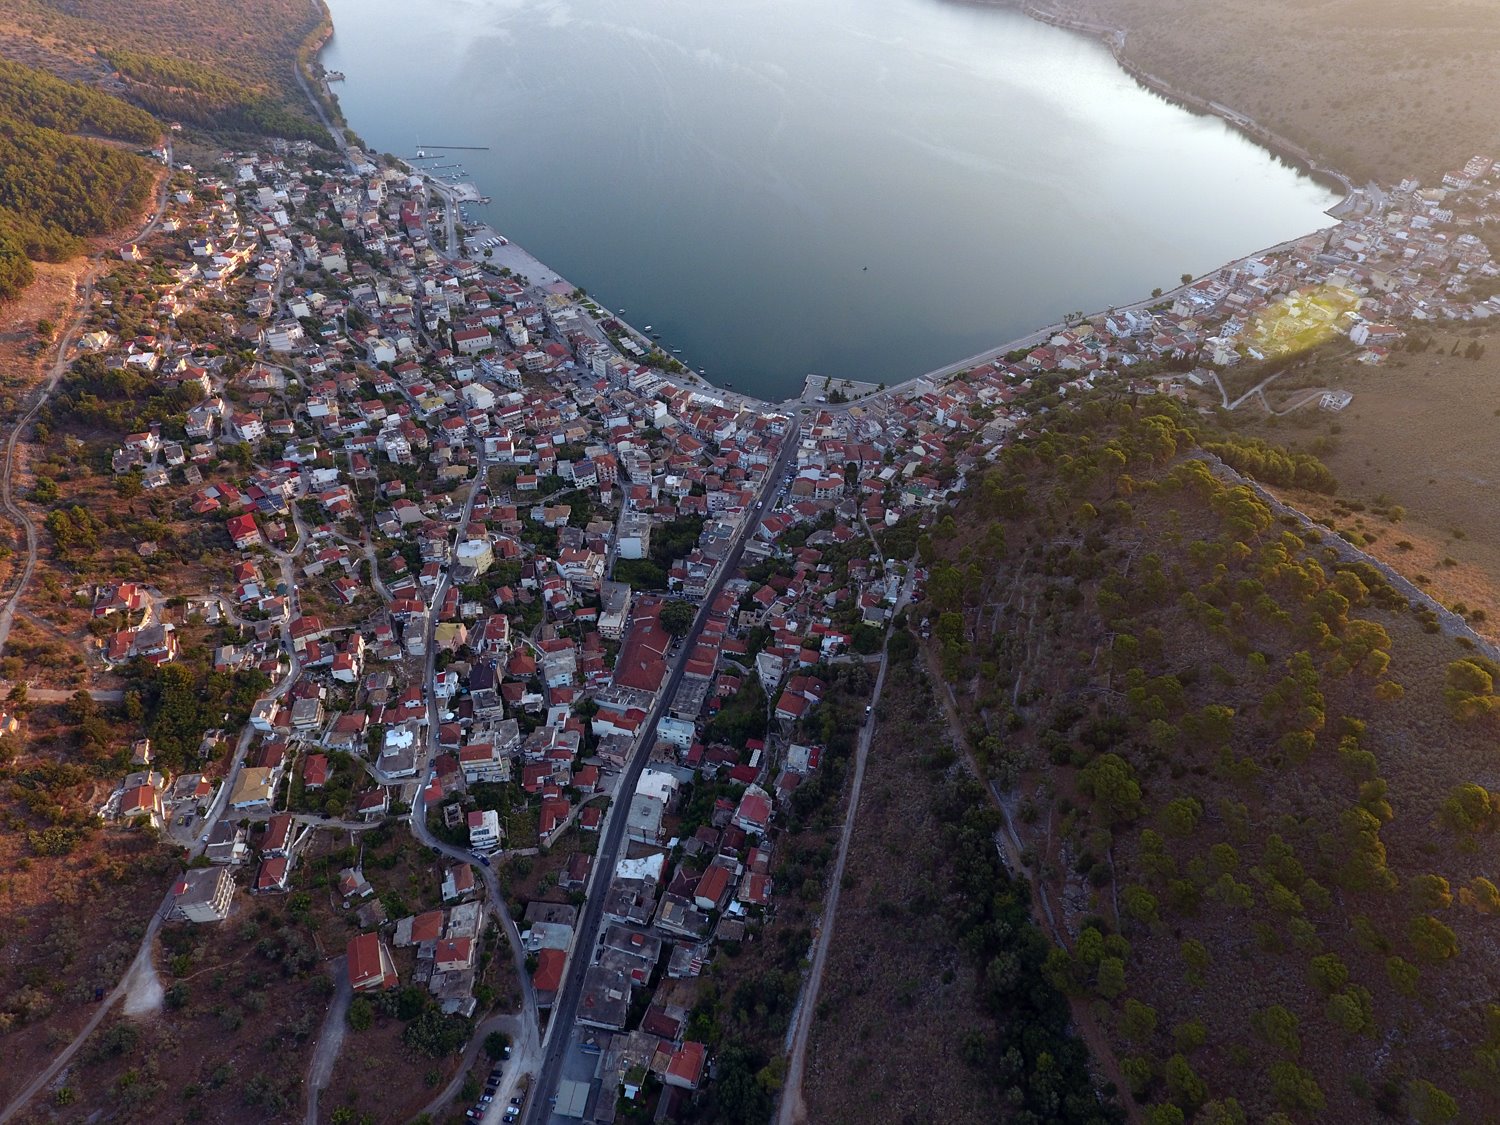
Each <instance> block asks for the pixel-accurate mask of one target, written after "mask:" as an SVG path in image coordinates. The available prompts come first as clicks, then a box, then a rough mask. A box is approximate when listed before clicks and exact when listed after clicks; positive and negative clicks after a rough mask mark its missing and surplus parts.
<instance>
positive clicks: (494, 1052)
mask: <svg viewBox="0 0 1500 1125" xmlns="http://www.w3.org/2000/svg"><path fill="white" fill-rule="evenodd" d="M509 1046H510V1036H509V1035H507V1034H505V1032H503V1031H492V1032H490V1033H489V1034H488V1035H486V1036H485V1037H484V1053H485V1054H486V1055H488V1056H489V1057H490V1062H498V1061H499V1060H500V1059H502V1058H504V1057H505V1048H507V1047H509Z"/></svg>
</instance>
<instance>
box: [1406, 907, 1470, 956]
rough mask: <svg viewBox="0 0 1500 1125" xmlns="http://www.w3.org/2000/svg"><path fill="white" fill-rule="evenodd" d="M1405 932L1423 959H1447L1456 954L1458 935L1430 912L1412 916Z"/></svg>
mask: <svg viewBox="0 0 1500 1125" xmlns="http://www.w3.org/2000/svg"><path fill="white" fill-rule="evenodd" d="M1407 934H1408V936H1409V937H1410V938H1411V944H1412V948H1413V949H1415V950H1416V952H1417V956H1419V957H1421V958H1422V960H1424V961H1432V962H1438V961H1447V960H1449V959H1451V958H1453V957H1456V956H1458V936H1457V935H1456V934H1455V933H1454V932H1453V931H1452V930H1450V929H1449V928H1448V927H1447V926H1445V925H1443V924H1442V923H1441V922H1439V921H1438V920H1437V919H1436V918H1434V917H1433V916H1432V915H1430V914H1424V915H1422V916H1421V917H1419V918H1413V919H1412V920H1411V926H1410V927H1409V928H1408V930H1407Z"/></svg>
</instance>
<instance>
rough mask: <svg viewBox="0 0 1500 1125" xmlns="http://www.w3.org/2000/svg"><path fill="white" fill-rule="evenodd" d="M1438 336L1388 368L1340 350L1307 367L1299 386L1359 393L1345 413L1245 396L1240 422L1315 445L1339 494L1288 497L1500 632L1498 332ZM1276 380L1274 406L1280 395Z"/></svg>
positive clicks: (1481, 625) (1311, 448)
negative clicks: (1275, 412)
mask: <svg viewBox="0 0 1500 1125" xmlns="http://www.w3.org/2000/svg"><path fill="white" fill-rule="evenodd" d="M1435 339H1436V341H1437V344H1436V345H1435V346H1434V347H1432V348H1430V349H1428V350H1427V351H1425V352H1422V353H1419V354H1412V353H1408V352H1397V353H1395V354H1393V355H1392V356H1391V358H1390V359H1389V360H1388V361H1387V363H1386V366H1384V367H1365V366H1363V365H1361V364H1358V363H1354V362H1353V361H1351V360H1343V361H1335V362H1331V363H1322V364H1319V365H1318V366H1317V368H1316V373H1315V375H1299V378H1298V383H1299V384H1302V383H1311V384H1312V385H1319V386H1329V387H1338V388H1342V389H1344V390H1348V391H1352V392H1353V393H1354V401H1353V402H1352V403H1351V404H1350V405H1349V406H1348V407H1347V408H1346V409H1345V410H1343V411H1342V412H1340V413H1338V414H1328V413H1325V412H1322V411H1319V410H1317V409H1316V408H1313V407H1308V408H1304V409H1302V410H1299V411H1297V412H1296V413H1294V414H1292V415H1288V416H1286V417H1283V418H1279V419H1268V418H1266V417H1265V415H1264V414H1260V412H1259V411H1258V410H1257V409H1256V408H1255V406H1254V404H1252V403H1247V404H1245V406H1243V407H1241V408H1240V411H1238V412H1237V414H1236V423H1237V424H1243V425H1244V426H1245V428H1246V430H1247V431H1248V432H1251V433H1256V434H1258V435H1260V436H1262V437H1264V438H1266V439H1267V440H1268V441H1273V442H1278V443H1281V444H1284V445H1286V446H1288V447H1289V448H1292V449H1298V450H1304V451H1307V452H1313V453H1316V454H1317V456H1319V457H1320V458H1321V459H1322V460H1323V461H1324V463H1325V464H1327V465H1328V467H1329V468H1330V469H1331V470H1332V471H1333V474H1334V476H1335V477H1336V478H1337V479H1338V482H1339V495H1338V499H1337V500H1334V499H1331V498H1329V497H1326V496H1317V495H1313V494H1308V493H1300V492H1299V493H1295V494H1293V493H1287V494H1286V499H1287V500H1288V501H1289V502H1291V503H1293V504H1295V505H1296V506H1297V507H1299V508H1301V509H1302V510H1303V511H1306V512H1307V513H1308V514H1309V515H1312V516H1313V517H1315V518H1328V519H1331V521H1332V523H1333V526H1335V527H1336V528H1337V529H1338V530H1340V531H1347V532H1350V533H1352V534H1354V535H1356V536H1358V537H1359V538H1360V539H1363V540H1365V542H1364V547H1365V550H1367V551H1369V552H1370V553H1371V554H1373V555H1375V556H1376V557H1378V558H1380V559H1381V560H1382V561H1384V562H1387V563H1389V564H1390V565H1392V566H1394V567H1396V568H1398V569H1399V570H1401V571H1402V573H1404V574H1406V575H1407V576H1408V577H1410V578H1412V579H1413V580H1414V581H1418V584H1419V585H1423V586H1425V587H1426V588H1427V589H1428V590H1429V591H1430V592H1431V593H1432V594H1433V596H1434V597H1436V598H1437V599H1438V600H1439V601H1441V602H1443V603H1444V604H1445V605H1448V606H1450V607H1451V606H1454V605H1455V604H1456V603H1462V604H1463V606H1464V607H1465V609H1466V610H1468V611H1473V610H1475V609H1478V610H1480V611H1482V612H1483V614H1484V618H1482V619H1480V620H1478V621H1476V622H1475V624H1476V627H1477V628H1478V629H1479V631H1480V632H1482V633H1485V634H1487V635H1490V636H1494V635H1496V629H1497V628H1500V465H1497V464H1496V461H1495V453H1496V450H1497V448H1500V337H1492V336H1479V337H1471V336H1470V335H1469V332H1468V331H1467V330H1466V331H1465V333H1464V334H1463V336H1459V335H1457V334H1455V333H1453V332H1441V331H1440V332H1437V333H1435ZM1471 339H1477V340H1478V342H1480V343H1482V344H1485V345H1486V354H1485V355H1484V356H1483V357H1482V358H1481V359H1479V360H1471V359H1466V358H1464V357H1463V355H1462V354H1461V352H1462V348H1461V349H1460V354H1459V355H1452V354H1451V351H1452V347H1453V345H1454V343H1456V342H1459V341H1462V346H1464V347H1466V346H1467V345H1468V344H1469V343H1470V341H1471ZM1491 347H1494V348H1495V350H1494V351H1493V352H1492V351H1490V348H1491ZM1276 389H1277V388H1276V386H1275V385H1273V387H1272V388H1271V390H1272V392H1273V393H1272V394H1271V395H1270V401H1271V404H1272V406H1273V407H1279V405H1280V402H1279V399H1278V396H1277V395H1276V394H1275V393H1274V391H1275V390H1276ZM1286 397H1289V398H1295V397H1298V396H1294V395H1289V396H1286ZM1241 415H1243V416H1244V421H1243V423H1241V418H1240V416H1241ZM1351 504H1352V507H1351ZM1392 505H1395V506H1396V507H1399V508H1400V509H1403V513H1402V514H1401V517H1400V519H1399V520H1398V521H1395V522H1393V521H1392V520H1391V519H1389V518H1388V516H1386V515H1381V514H1380V512H1381V511H1384V512H1386V513H1389V512H1390V510H1391V506H1392ZM1372 536H1373V539H1372V538H1371V537H1372ZM1421 578H1425V579H1427V580H1428V581H1426V582H1421V581H1420V579H1421ZM1486 619H1487V620H1486Z"/></svg>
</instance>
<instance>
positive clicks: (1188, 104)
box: [1020, 0, 1363, 233]
mask: <svg viewBox="0 0 1500 1125" xmlns="http://www.w3.org/2000/svg"><path fill="white" fill-rule="evenodd" d="M1020 10H1021V14H1022V15H1024V16H1026V17H1027V18H1028V19H1033V20H1036V21H1037V22H1038V23H1044V24H1047V25H1048V26H1049V27H1056V28H1061V29H1062V30H1064V31H1074V32H1077V33H1079V34H1080V35H1090V36H1093V37H1094V38H1097V39H1100V40H1102V41H1103V42H1104V44H1105V46H1106V47H1108V48H1109V53H1110V55H1111V56H1112V57H1113V58H1114V60H1115V65H1117V66H1118V67H1119V68H1120V69H1121V70H1123V71H1124V72H1125V73H1126V74H1128V75H1130V77H1132V78H1134V79H1135V81H1136V83H1137V84H1138V85H1139V86H1141V87H1142V88H1143V89H1146V90H1149V91H1150V92H1151V93H1153V94H1156V95H1157V96H1159V97H1161V98H1164V99H1165V100H1166V101H1168V102H1170V103H1172V104H1173V105H1176V106H1180V107H1181V108H1183V109H1186V110H1188V111H1189V112H1190V113H1194V114H1199V115H1201V116H1205V117H1217V118H1218V119H1219V120H1221V121H1223V122H1224V123H1225V124H1227V125H1229V126H1231V127H1232V128H1234V129H1235V130H1236V131H1238V132H1239V133H1241V134H1243V135H1244V136H1245V137H1246V138H1248V139H1249V140H1251V141H1252V142H1254V143H1255V144H1257V145H1259V146H1260V147H1261V148H1263V149H1265V150H1266V151H1267V152H1269V153H1270V154H1271V155H1272V156H1275V157H1277V158H1278V159H1280V160H1284V161H1286V162H1287V163H1289V164H1292V165H1294V166H1296V167H1297V168H1298V169H1299V170H1301V171H1302V172H1303V173H1304V174H1305V175H1307V176H1308V177H1309V178H1310V179H1313V180H1315V181H1321V182H1324V183H1325V184H1326V183H1327V182H1328V181H1334V182H1336V183H1337V184H1338V185H1339V187H1340V188H1342V189H1343V191H1344V199H1343V201H1342V202H1340V203H1336V204H1334V206H1332V207H1330V208H1328V210H1327V211H1326V212H1325V214H1327V215H1329V216H1331V217H1333V218H1336V219H1337V218H1342V217H1343V215H1345V214H1348V212H1349V210H1351V209H1352V208H1353V206H1354V200H1355V199H1356V198H1357V197H1359V196H1361V195H1362V194H1363V189H1362V188H1358V187H1355V186H1354V181H1353V180H1351V179H1350V178H1349V177H1348V176H1347V175H1345V174H1344V173H1343V172H1341V171H1340V170H1339V169H1337V168H1333V167H1329V166H1327V165H1324V164H1320V163H1319V162H1318V160H1317V158H1316V157H1315V156H1313V154H1312V153H1311V152H1309V151H1308V150H1307V149H1305V148H1303V147H1302V146H1301V145H1299V144H1297V143H1296V142H1295V141H1293V140H1290V139H1289V138H1287V137H1283V136H1282V135H1281V134H1280V133H1277V132H1274V131H1273V130H1271V129H1268V128H1266V126H1264V125H1262V124H1261V123H1260V122H1259V121H1256V120H1255V118H1253V117H1251V116H1249V115H1248V114H1244V113H1241V112H1240V111H1239V110H1237V109H1232V108H1230V107H1229V106H1227V105H1224V104H1223V103H1222V102H1216V101H1214V100H1213V99H1212V98H1207V97H1203V96H1202V95H1200V94H1194V93H1192V92H1190V91H1188V90H1182V89H1179V88H1178V87H1176V86H1174V85H1172V83H1170V82H1168V81H1167V80H1166V79H1165V78H1161V77H1158V76H1157V75H1155V74H1152V73H1151V72H1150V71H1149V70H1146V69H1145V68H1144V67H1142V66H1140V65H1139V64H1138V63H1136V62H1135V61H1133V60H1132V59H1130V58H1128V57H1127V56H1126V55H1125V41H1126V38H1127V37H1128V36H1129V34H1130V31H1129V29H1128V28H1123V27H1112V26H1110V25H1108V24H1099V23H1091V22H1089V21H1087V20H1080V19H1075V18H1073V17H1072V16H1065V15H1062V14H1061V13H1059V12H1053V11H1049V10H1048V9H1046V8H1042V7H1039V6H1038V5H1037V4H1035V3H1032V2H1031V0H1024V2H1023V3H1022V5H1021V9H1020ZM1309 233H1311V232H1309Z"/></svg>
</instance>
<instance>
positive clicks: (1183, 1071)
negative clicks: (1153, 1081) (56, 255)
mask: <svg viewBox="0 0 1500 1125" xmlns="http://www.w3.org/2000/svg"><path fill="white" fill-rule="evenodd" d="M1162 1076H1163V1077H1164V1078H1165V1079H1166V1080H1167V1092H1168V1093H1170V1094H1171V1095H1172V1100H1173V1101H1174V1102H1176V1103H1177V1104H1178V1105H1179V1106H1181V1107H1182V1108H1183V1109H1185V1110H1188V1111H1192V1110H1194V1109H1197V1108H1198V1107H1199V1106H1200V1105H1202V1104H1203V1102H1204V1100H1205V1099H1206V1098H1207V1097H1208V1086H1207V1084H1206V1083H1205V1082H1204V1081H1203V1079H1202V1078H1200V1077H1198V1075H1197V1073H1196V1072H1195V1071H1194V1070H1193V1067H1192V1064H1191V1063H1189V1062H1188V1061H1187V1059H1186V1058H1184V1057H1183V1056H1182V1055H1173V1056H1172V1057H1171V1058H1170V1059H1168V1060H1167V1065H1166V1066H1165V1067H1164V1068H1163V1070H1162Z"/></svg>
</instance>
